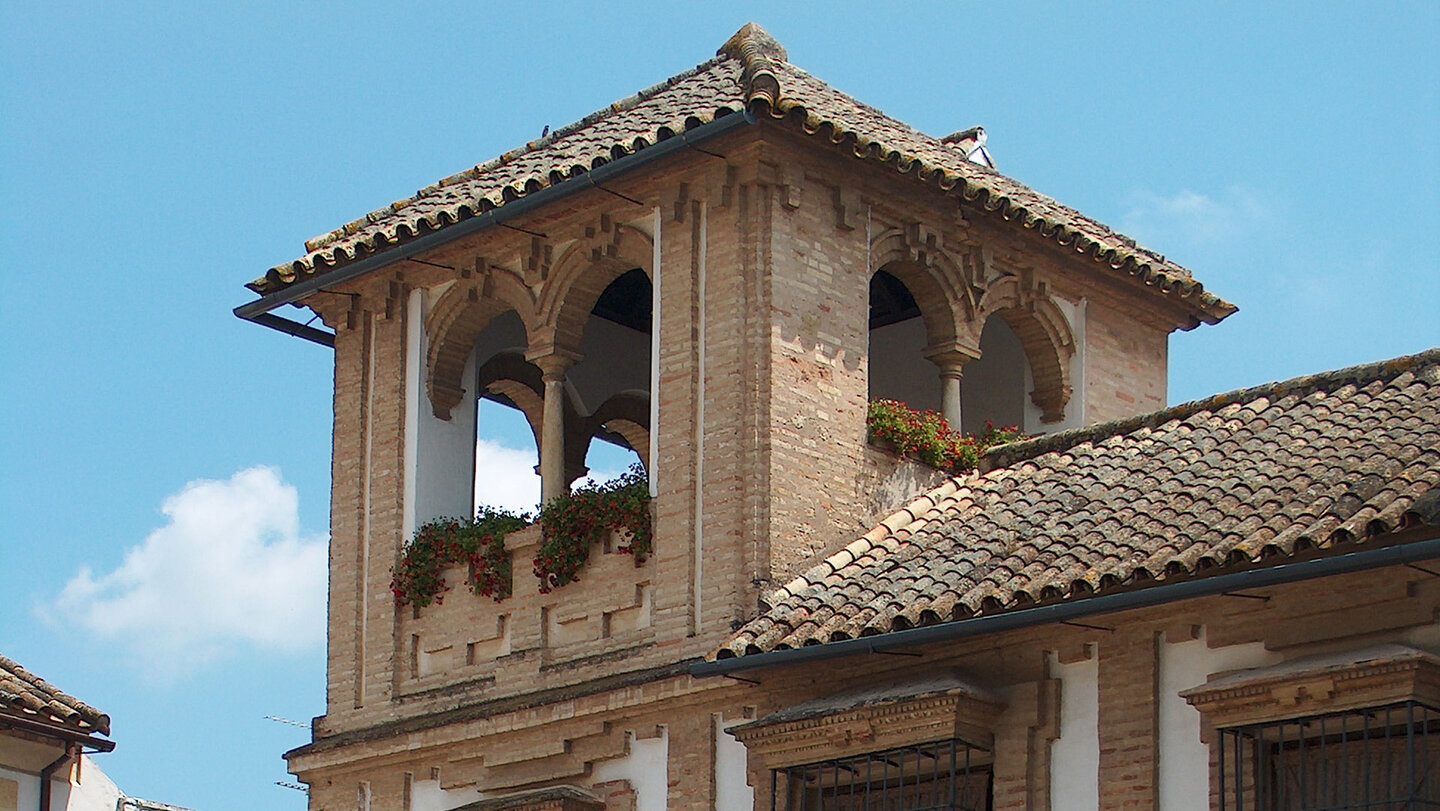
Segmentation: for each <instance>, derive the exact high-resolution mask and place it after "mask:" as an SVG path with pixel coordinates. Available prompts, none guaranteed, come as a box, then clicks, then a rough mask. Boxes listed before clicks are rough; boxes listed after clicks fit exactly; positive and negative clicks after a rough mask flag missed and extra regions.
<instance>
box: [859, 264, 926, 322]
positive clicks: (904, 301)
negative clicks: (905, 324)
mask: <svg viewBox="0 0 1440 811" xmlns="http://www.w3.org/2000/svg"><path fill="white" fill-rule="evenodd" d="M919 317H920V305H918V304H916V303H915V297H914V296H913V295H911V294H910V289H909V288H908V287H906V286H905V283H904V282H902V281H900V280H899V279H897V278H895V277H894V276H892V275H890V274H889V273H886V272H885V271H883V270H880V271H876V272H875V275H874V276H872V277H870V329H879V328H880V327H888V326H890V325H891V324H898V323H900V322H901V321H909V320H910V319H912V318H919Z"/></svg>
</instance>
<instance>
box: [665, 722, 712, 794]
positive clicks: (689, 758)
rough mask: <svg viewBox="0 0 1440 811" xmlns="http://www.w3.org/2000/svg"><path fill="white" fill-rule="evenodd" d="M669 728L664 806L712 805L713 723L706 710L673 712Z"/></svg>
mask: <svg viewBox="0 0 1440 811" xmlns="http://www.w3.org/2000/svg"><path fill="white" fill-rule="evenodd" d="M667 726H668V728H669V731H670V751H669V773H670V788H669V791H668V793H667V798H666V808H671V809H693V811H707V810H708V809H712V808H714V807H715V724H714V722H713V720H712V719H711V717H710V715H709V714H708V713H702V712H692V713H686V714H683V715H677V716H676V717H675V719H674V720H672V721H670V722H669V723H668V725H667Z"/></svg>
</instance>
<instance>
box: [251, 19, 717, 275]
mask: <svg viewBox="0 0 1440 811" xmlns="http://www.w3.org/2000/svg"><path fill="white" fill-rule="evenodd" d="M737 36H738V34H737ZM728 58H730V57H729V56H728V55H723V54H717V55H716V56H715V57H713V58H711V59H707V60H705V61H704V62H701V63H700V64H698V65H696V66H695V67H693V68H690V69H689V70H683V71H681V72H679V73H677V74H675V75H674V76H671V77H669V78H668V79H665V80H663V81H660V82H657V83H655V84H653V85H651V86H649V87H647V88H645V89H643V90H640V91H638V92H635V93H632V94H630V95H628V96H626V97H624V98H622V99H619V100H618V101H614V102H611V103H610V104H609V105H607V106H605V107H602V108H600V109H599V110H596V111H595V112H593V113H590V114H589V115H587V116H585V117H583V118H581V119H579V120H578V121H572V122H571V123H569V124H566V125H564V126H562V127H559V128H557V129H554V130H551V131H550V133H549V134H548V135H546V136H544V137H543V138H537V139H535V140H534V141H527V142H526V143H525V145H524V146H521V147H517V148H515V149H511V150H509V151H507V152H503V153H501V154H500V155H497V156H496V157H494V158H491V159H490V160H488V161H485V162H484V163H477V164H475V165H474V166H472V167H470V168H469V169H465V170H463V171H460V172H456V173H454V174H452V175H448V176H446V177H444V178H441V179H440V180H439V181H437V182H435V183H432V184H430V185H429V186H426V187H424V188H422V189H419V190H418V191H416V192H415V193H414V194H412V195H410V196H409V197H403V198H401V199H399V200H396V201H395V202H393V203H391V204H390V205H389V206H386V207H385V208H381V209H377V210H376V211H372V212H370V213H369V214H366V215H365V216H363V217H357V218H355V219H353V220H351V221H349V222H347V223H345V224H344V225H342V226H340V227H339V228H335V229H332V230H330V231H327V232H326V233H324V234H321V235H319V236H316V237H311V238H310V239H307V240H305V250H306V251H307V252H309V253H314V252H315V251H318V250H320V249H322V248H324V247H326V246H327V245H330V244H333V243H334V242H336V241H338V240H341V239H344V238H345V237H347V236H349V235H350V234H351V233H352V232H353V231H355V230H358V229H359V228H363V227H365V226H366V225H369V224H371V223H373V222H374V221H375V218H376V217H377V216H388V215H390V214H393V213H395V212H397V211H400V210H401V209H403V208H405V207H407V206H409V205H411V204H412V203H415V202H416V201H418V200H421V199H423V198H425V197H427V196H429V195H430V194H433V193H434V192H436V191H438V190H440V189H443V188H445V187H447V186H453V185H456V184H459V183H463V182H465V181H467V180H473V179H475V178H477V177H479V176H481V175H484V174H485V173H487V172H492V171H494V170H496V169H499V168H500V167H502V166H505V165H506V164H510V163H514V162H515V161H517V160H519V159H521V158H523V157H525V156H526V155H531V154H534V153H536V152H539V151H541V150H543V149H546V148H547V147H550V146H552V145H553V144H556V143H558V142H560V141H562V140H564V139H565V138H568V137H570V136H571V135H574V134H576V133H577V132H581V131H583V130H586V129H588V128H590V127H593V126H595V125H596V124H598V123H600V122H602V121H604V120H606V119H608V118H610V117H611V116H613V115H616V114H618V113H623V112H625V111H627V110H632V109H634V108H636V107H638V106H640V105H641V104H643V103H645V102H646V101H649V100H650V99H652V98H654V97H655V96H658V95H659V94H661V93H663V92H664V91H666V90H669V89H670V88H672V87H674V86H675V85H677V84H679V83H680V82H683V81H685V80H686V79H690V78H692V77H695V76H698V75H699V74H701V73H703V72H705V71H707V70H709V69H710V68H713V67H715V66H716V65H718V64H720V63H721V62H723V61H725V60H726V59H728ZM592 168H593V167H592ZM257 281H259V280H257Z"/></svg>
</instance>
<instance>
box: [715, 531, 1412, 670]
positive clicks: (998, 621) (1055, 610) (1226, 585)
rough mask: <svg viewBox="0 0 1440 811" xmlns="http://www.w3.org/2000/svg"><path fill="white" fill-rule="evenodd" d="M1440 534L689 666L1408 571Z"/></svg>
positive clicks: (804, 654) (827, 653)
mask: <svg viewBox="0 0 1440 811" xmlns="http://www.w3.org/2000/svg"><path fill="white" fill-rule="evenodd" d="M1437 532H1440V528H1437V527H1436V526H1434V525H1429V526H1421V527H1419V528H1418V529H1416V530H1410V531H1407V532H1404V533H1398V534H1397V535H1396V536H1395V538H1394V542H1393V544H1392V545H1388V546H1383V547H1378V548H1375V549H1365V550H1361V551H1358V552H1351V553H1349V554H1347V555H1340V556H1338V557H1326V558H1317V559H1314V560H1306V561H1301V562H1299V563H1283V564H1280V565H1278V566H1268V567H1266V568H1263V569H1250V570H1247V571H1243V572H1234V573H1232V574H1219V575H1211V576H1209V577H1202V578H1199V579H1195V580H1186V581H1183V582H1179V583H1171V584H1167V585H1163V586H1153V587H1150V588H1145V589H1139V590H1136V591H1126V592H1120V593H1118V594H1105V595H1101V596H1098V597H1086V598H1084V599H1080V600H1075V601H1073V602H1064V603H1055V604H1052V605H1042V606H1037V607H1035V608H1023V609H1020V610H1017V611H1008V612H1005V613H1003V614H993V615H990V616H982V617H975V618H974V619H968V620H960V621H958V622H947V623H943V624H940V625H928V626H925V627H923V628H907V629H906V630H903V631H891V632H889V633H883V634H877V635H875V636H869V637H860V638H858V639H846V640H842V641H839V642H827V643H824V644H819V645H808V646H806V647H802V648H791V649H788V650H777V651H770V652H768V653H755V654H749V655H747V656H736V657H733V658H730V659H717V660H715V661H713V662H697V663H695V664H693V665H691V666H690V675H692V676H696V677H704V676H727V675H730V674H732V673H738V672H741V671H745V670H755V669H757V668H763V667H771V666H776V665H791V664H798V663H801V662H815V661H820V660H823V659H833V658H836V657H839V656H850V655H853V654H859V653H892V652H894V651H896V650H897V649H898V648H908V647H913V646H916V645H927V644H931V643H935V642H949V641H952V640H956V639H965V638H968V637H973V636H980V635H981V634H994V633H1003V632H1005V631H1014V630H1019V629H1022V628H1030V627H1034V626H1037V625H1045V624H1049V623H1062V622H1071V621H1074V620H1078V619H1083V618H1086V617H1093V616H1096V615H1099V614H1108V613H1111V612H1115V611H1125V610H1127V609H1132V608H1148V607H1150V606H1156V605H1161V604H1163V603H1169V602H1174V601H1177V600H1188V599H1194V598H1197V597H1213V596H1216V595H1220V594H1226V593H1230V592H1236V591H1240V590H1243V589H1255V588H1265V587H1268V586H1279V585H1282V584H1285V583H1294V582H1298V581H1302V580H1310V579H1314V578H1317V577H1331V576H1334V575H1341V574H1350V573H1352V572H1363V571H1367V570H1370V569H1379V568H1384V567H1386V566H1403V565H1406V564H1412V563H1417V562H1419V561H1422V560H1432V559H1435V558H1440V535H1437ZM1417 536H1418V537H1419V538H1420V539H1419V540H1414V541H1412V542H1408V543H1407V542H1405V541H1406V540H1408V538H1412V537H1417ZM905 655H916V654H905Z"/></svg>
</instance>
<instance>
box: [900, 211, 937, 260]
mask: <svg viewBox="0 0 1440 811" xmlns="http://www.w3.org/2000/svg"><path fill="white" fill-rule="evenodd" d="M905 243H906V245H907V246H909V248H910V258H911V259H912V260H914V261H915V262H918V263H919V264H921V265H923V266H925V267H930V266H931V265H933V264H934V262H935V254H936V253H937V252H938V251H940V250H941V238H940V233H939V232H938V231H936V230H935V229H933V228H931V227H930V226H928V225H926V224H924V223H920V222H912V223H910V224H908V225H906V226H905Z"/></svg>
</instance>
